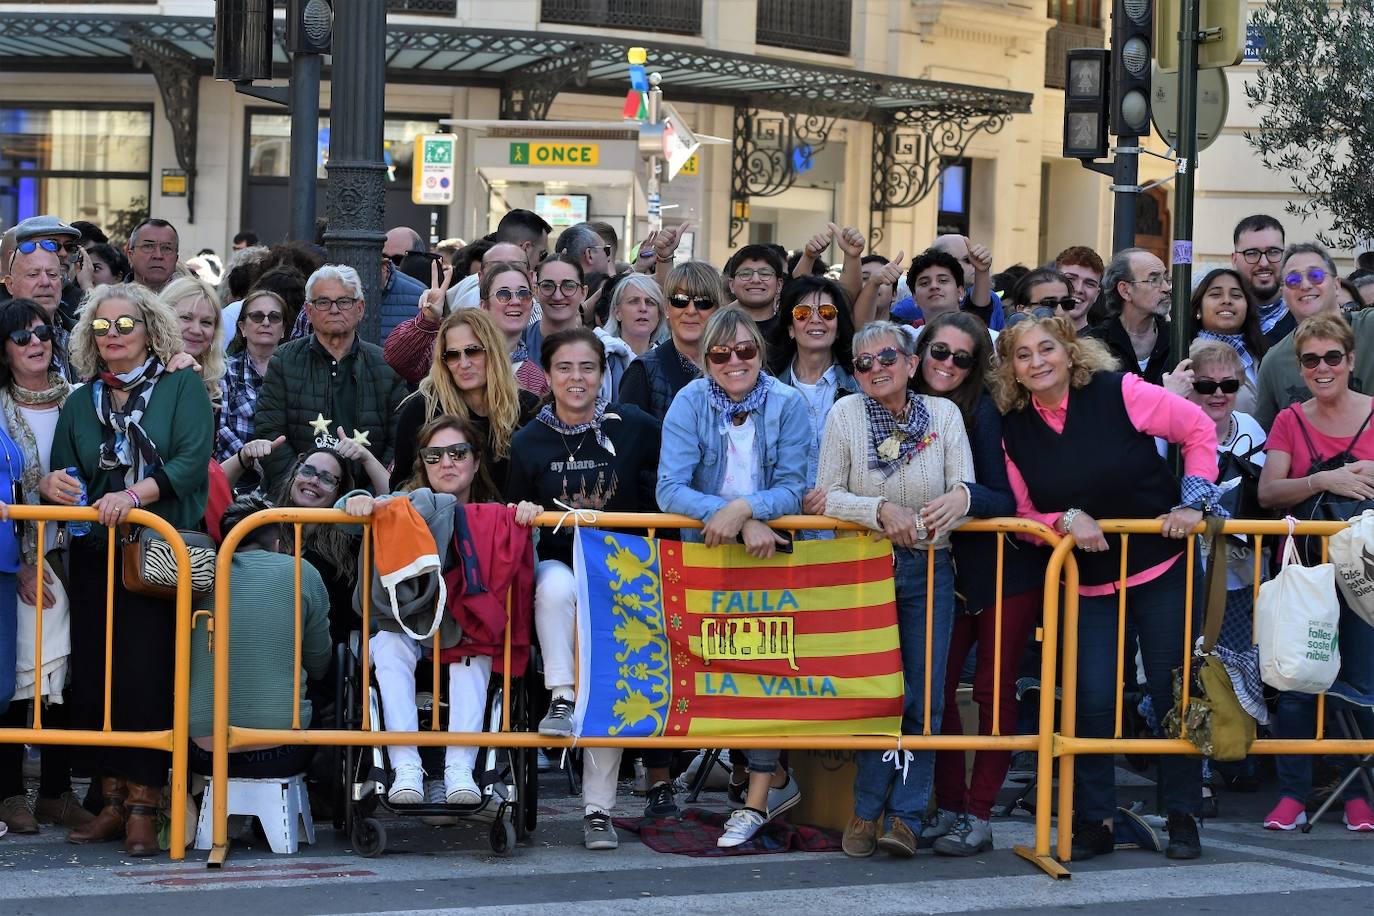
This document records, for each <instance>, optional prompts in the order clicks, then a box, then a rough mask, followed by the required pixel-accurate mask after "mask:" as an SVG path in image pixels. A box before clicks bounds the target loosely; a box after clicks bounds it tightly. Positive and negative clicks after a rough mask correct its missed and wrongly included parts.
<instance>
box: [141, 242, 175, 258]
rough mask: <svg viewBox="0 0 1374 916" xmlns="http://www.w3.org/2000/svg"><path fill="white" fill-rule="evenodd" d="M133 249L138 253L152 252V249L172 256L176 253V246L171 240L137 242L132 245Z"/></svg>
mask: <svg viewBox="0 0 1374 916" xmlns="http://www.w3.org/2000/svg"><path fill="white" fill-rule="evenodd" d="M134 251H137V252H138V253H139V254H152V253H153V252H154V251H156V252H158V253H160V254H164V255H166V256H167V257H172V256H174V255H175V254H176V253H177V246H175V245H173V244H172V243H171V242H161V243H159V242H139V243H138V244H137V245H135V246H134Z"/></svg>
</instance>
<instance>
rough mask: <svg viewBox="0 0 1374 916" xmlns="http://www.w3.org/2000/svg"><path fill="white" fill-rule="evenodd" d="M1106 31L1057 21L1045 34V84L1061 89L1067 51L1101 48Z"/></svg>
mask: <svg viewBox="0 0 1374 916" xmlns="http://www.w3.org/2000/svg"><path fill="white" fill-rule="evenodd" d="M1106 38H1107V35H1106V32H1104V31H1103V30H1102V29H1094V28H1089V27H1088V26H1082V25H1071V24H1068V23H1063V22H1061V23H1059V24H1058V25H1056V26H1055V27H1054V28H1052V29H1050V30H1049V32H1047V33H1046V35H1045V86H1046V87H1047V88H1049V89H1063V88H1064V84H1065V80H1066V78H1067V77H1066V74H1065V73H1064V67H1065V64H1066V62H1067V59H1068V53H1069V52H1070V51H1071V50H1073V49H1074V48H1101V47H1104V46H1105V42H1106Z"/></svg>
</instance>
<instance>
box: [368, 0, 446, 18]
mask: <svg viewBox="0 0 1374 916" xmlns="http://www.w3.org/2000/svg"><path fill="white" fill-rule="evenodd" d="M386 11H387V12H388V13H411V14H418V15H422V16H457V15H458V0H386Z"/></svg>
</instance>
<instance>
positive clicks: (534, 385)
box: [430, 261, 549, 397]
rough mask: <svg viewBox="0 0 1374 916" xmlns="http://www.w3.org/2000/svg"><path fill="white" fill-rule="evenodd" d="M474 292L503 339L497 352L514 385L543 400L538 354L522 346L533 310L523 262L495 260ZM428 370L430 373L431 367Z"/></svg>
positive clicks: (544, 382) (543, 379) (438, 341)
mask: <svg viewBox="0 0 1374 916" xmlns="http://www.w3.org/2000/svg"><path fill="white" fill-rule="evenodd" d="M478 291H479V292H480V293H481V296H482V303H481V307H482V309H483V310H484V311H485V312H486V313H487V314H488V315H490V316H491V320H492V322H493V323H494V324H495V325H496V329H497V330H498V331H500V332H501V336H502V337H504V338H505V343H504V346H503V347H502V348H501V349H502V351H503V352H505V353H508V354H509V355H510V366H511V370H512V372H513V373H514V376H515V383H516V384H517V385H518V386H520V388H522V389H524V390H525V391H528V392H529V393H530V394H533V395H534V396H535V397H543V396H544V395H545V394H547V393H548V390H549V380H548V378H547V377H545V375H544V373H543V371H542V370H541V369H540V368H539V363H538V362H537V360H538V351H537V350H533V351H532V350H530V348H529V347H528V346H526V344H525V334H526V332H527V331H528V330H529V328H530V313H531V312H532V311H534V289H533V288H532V287H531V286H530V275H529V273H528V268H527V267H526V265H525V264H524V263H523V262H517V261H497V262H496V263H494V264H492V265H490V266H489V267H488V268H487V272H486V273H485V274H483V275H482V281H481V283H480V285H479V286H478ZM442 341H443V337H439V338H437V339H436V341H435V346H436V347H440V346H442ZM430 371H431V372H433V367H432V366H431V369H430Z"/></svg>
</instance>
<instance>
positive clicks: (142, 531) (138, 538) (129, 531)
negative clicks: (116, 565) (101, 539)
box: [119, 525, 216, 599]
mask: <svg viewBox="0 0 1374 916" xmlns="http://www.w3.org/2000/svg"><path fill="white" fill-rule="evenodd" d="M177 534H179V535H181V539H182V540H183V541H185V542H186V552H187V553H189V554H190V556H191V592H192V594H193V595H195V596H196V597H209V596H210V595H211V594H212V593H213V592H214V589H215V554H216V550H215V542H214V539H213V538H211V537H210V535H208V534H205V533H204V532H200V531H183V530H180V529H179V530H178V531H177ZM119 540H120V542H121V543H122V544H123V546H124V587H125V588H126V589H128V590H129V591H131V592H133V593H134V594H135V595H145V596H147V597H149V598H167V599H172V598H175V597H176V594H177V564H176V557H175V555H174V554H173V553H172V546H171V545H170V544H168V543H167V541H166V539H165V538H163V536H162V535H160V534H158V533H157V532H156V531H154V530H153V529H151V528H145V527H143V526H141V525H125V526H123V530H122V531H121V535H120V539H119Z"/></svg>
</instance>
